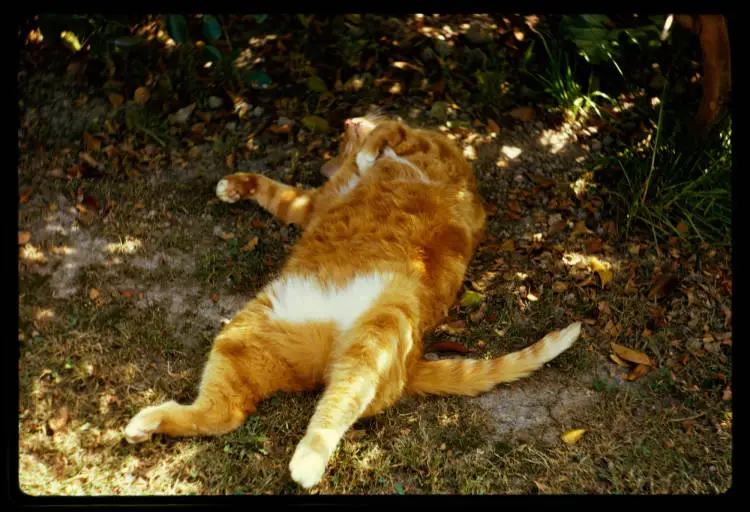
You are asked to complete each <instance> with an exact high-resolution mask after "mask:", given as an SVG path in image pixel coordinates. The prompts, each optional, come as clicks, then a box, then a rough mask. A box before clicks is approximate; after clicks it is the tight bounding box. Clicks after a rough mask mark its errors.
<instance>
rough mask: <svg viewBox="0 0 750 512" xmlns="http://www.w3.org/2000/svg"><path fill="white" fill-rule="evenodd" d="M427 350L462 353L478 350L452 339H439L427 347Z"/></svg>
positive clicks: (471, 352)
mask: <svg viewBox="0 0 750 512" xmlns="http://www.w3.org/2000/svg"><path fill="white" fill-rule="evenodd" d="M425 352H458V353H460V354H473V353H475V352H476V350H474V349H471V348H468V347H464V346H463V345H460V344H458V343H453V342H450V341H439V342H437V343H432V344H431V345H430V346H428V347H427V348H426V349H425Z"/></svg>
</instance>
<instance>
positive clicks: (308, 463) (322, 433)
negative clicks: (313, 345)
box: [289, 306, 411, 488]
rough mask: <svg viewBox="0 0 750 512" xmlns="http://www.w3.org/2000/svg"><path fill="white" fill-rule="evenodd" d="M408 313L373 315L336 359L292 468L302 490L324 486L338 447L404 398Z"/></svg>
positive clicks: (393, 309)
mask: <svg viewBox="0 0 750 512" xmlns="http://www.w3.org/2000/svg"><path fill="white" fill-rule="evenodd" d="M407 309H408V308H406V307H401V306H390V307H381V308H378V309H377V310H375V311H372V310H371V311H369V312H367V313H366V314H365V315H364V318H363V320H360V322H359V323H358V324H356V325H355V326H354V327H353V328H352V329H351V330H350V331H349V332H348V333H347V334H346V335H345V336H344V337H343V338H342V340H341V341H340V344H339V346H340V347H343V348H341V349H340V350H338V351H337V352H340V353H333V354H332V357H331V366H330V368H329V378H328V385H327V386H326V389H325V391H324V392H323V395H322V397H321V398H320V401H319V402H318V405H317V407H316V409H315V413H314V414H313V417H312V419H311V420H310V424H309V425H308V427H307V432H306V433H305V436H304V437H303V438H302V440H301V441H300V443H299V444H298V445H297V448H296V450H295V452H294V455H293V456H292V460H291V461H290V463H289V470H290V472H291V476H292V479H293V480H294V481H295V482H297V483H298V484H300V485H301V486H302V487H305V488H310V487H313V486H314V485H316V484H318V482H320V479H321V478H322V477H323V474H324V473H325V469H326V466H327V465H328V460H329V459H330V457H331V455H332V454H333V453H334V451H335V449H336V446H337V445H338V443H339V441H340V440H341V438H342V436H343V435H344V433H345V432H346V431H347V430H348V429H349V427H350V426H351V425H352V424H353V423H354V422H355V421H356V420H357V419H358V418H360V417H362V416H363V415H365V416H369V415H371V414H374V413H375V412H377V411H379V410H381V409H383V408H384V407H387V406H388V405H391V404H392V403H394V402H395V401H396V400H397V399H398V397H399V396H400V395H401V392H402V390H403V379H402V378H400V376H401V375H403V373H404V372H405V370H404V368H403V360H402V359H401V358H400V357H399V355H398V354H400V353H402V351H403V350H404V349H405V348H407V347H403V344H404V343H409V344H410V343H411V321H410V318H409V316H408V314H407V313H406V311H407ZM408 348H410V347H408Z"/></svg>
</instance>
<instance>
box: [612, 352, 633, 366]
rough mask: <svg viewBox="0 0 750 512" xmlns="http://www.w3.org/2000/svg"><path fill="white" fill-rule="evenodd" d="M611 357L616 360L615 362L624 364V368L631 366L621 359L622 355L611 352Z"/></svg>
mask: <svg viewBox="0 0 750 512" xmlns="http://www.w3.org/2000/svg"><path fill="white" fill-rule="evenodd" d="M609 358H610V359H611V360H612V361H614V362H615V363H617V365H618V366H622V367H623V368H629V367H630V365H629V364H628V363H626V362H625V361H623V360H622V359H620V357H619V356H618V355H616V354H610V355H609Z"/></svg>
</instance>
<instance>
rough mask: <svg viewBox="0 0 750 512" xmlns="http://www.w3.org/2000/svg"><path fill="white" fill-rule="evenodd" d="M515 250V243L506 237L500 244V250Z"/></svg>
mask: <svg viewBox="0 0 750 512" xmlns="http://www.w3.org/2000/svg"><path fill="white" fill-rule="evenodd" d="M515 250H516V243H515V242H514V241H513V240H512V239H508V240H506V241H505V242H503V243H502V245H501V246H500V251H502V252H513V251H515Z"/></svg>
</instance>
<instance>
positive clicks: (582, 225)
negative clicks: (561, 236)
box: [570, 220, 591, 238]
mask: <svg viewBox="0 0 750 512" xmlns="http://www.w3.org/2000/svg"><path fill="white" fill-rule="evenodd" d="M589 233H591V230H590V229H589V228H587V227H586V221H583V220H579V221H578V222H576V224H575V226H573V231H571V232H570V236H571V237H573V238H575V237H576V236H578V235H587V234H589Z"/></svg>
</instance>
